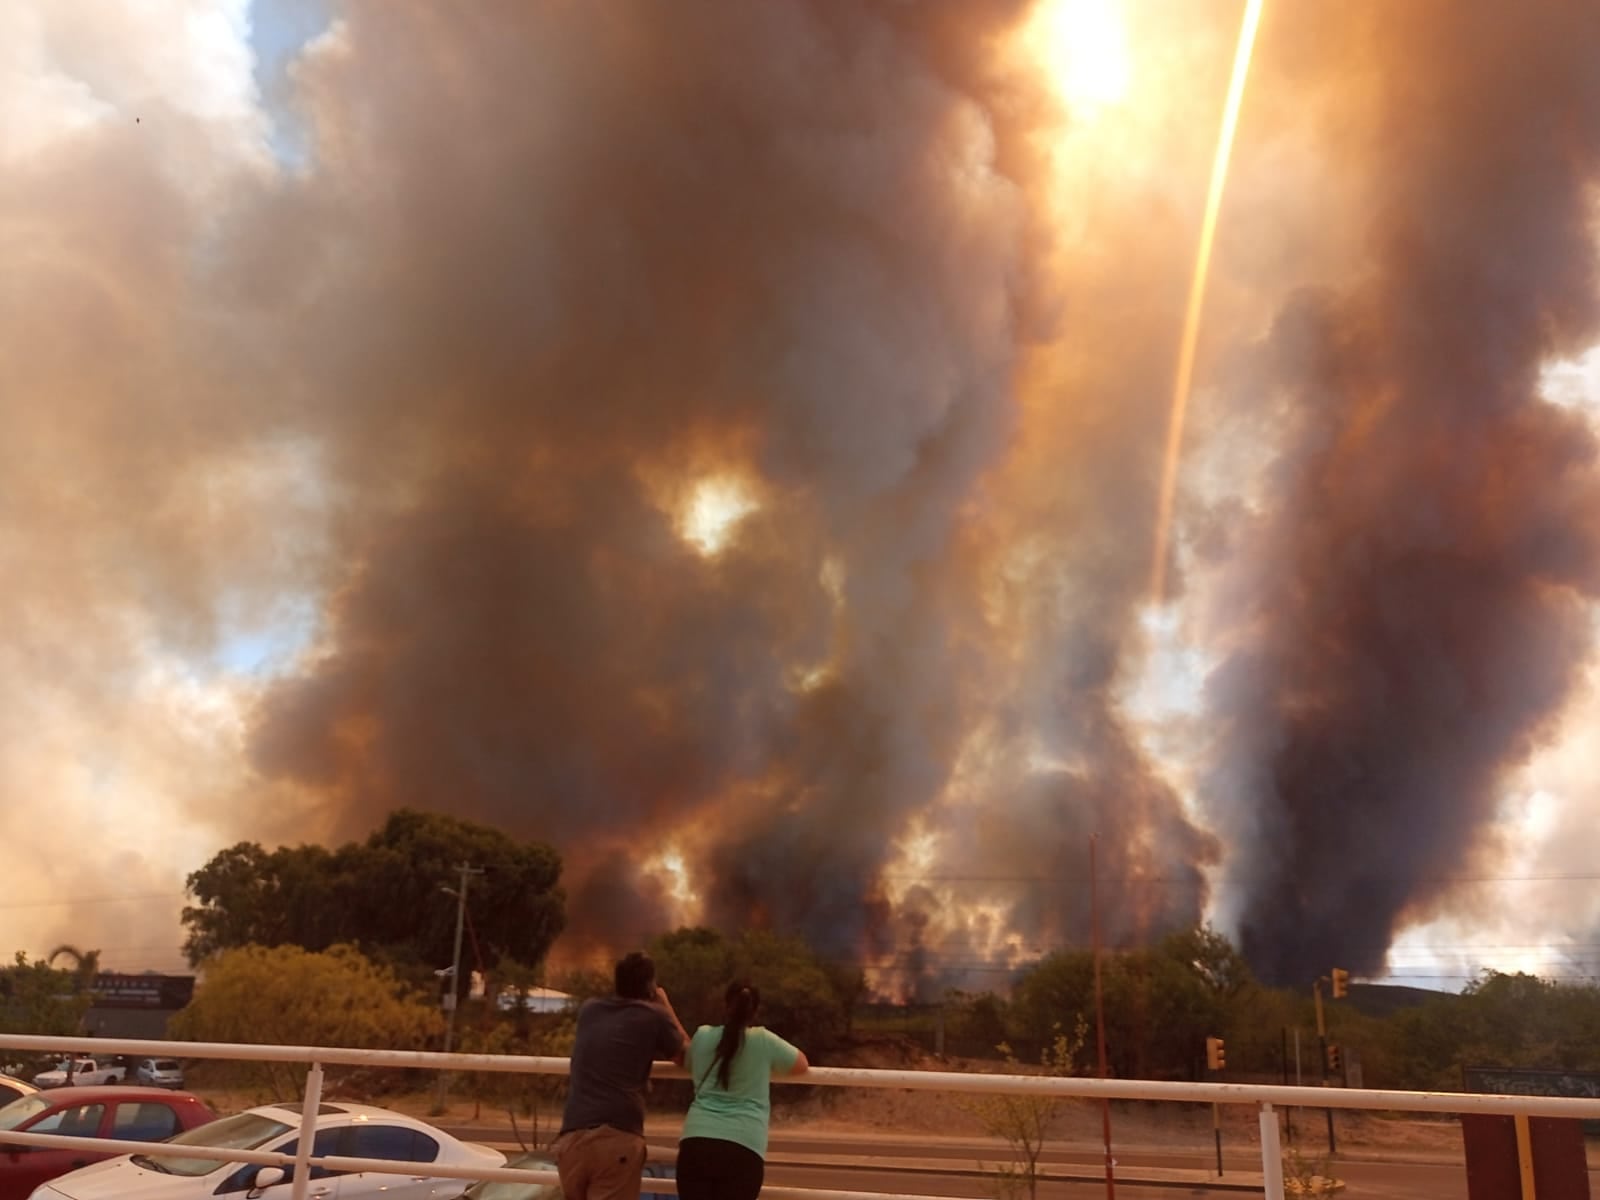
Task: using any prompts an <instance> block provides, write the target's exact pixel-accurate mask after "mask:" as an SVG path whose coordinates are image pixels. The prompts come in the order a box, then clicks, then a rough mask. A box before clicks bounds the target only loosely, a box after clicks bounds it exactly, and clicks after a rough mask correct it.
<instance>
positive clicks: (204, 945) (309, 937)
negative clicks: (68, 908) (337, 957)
mask: <svg viewBox="0 0 1600 1200" xmlns="http://www.w3.org/2000/svg"><path fill="white" fill-rule="evenodd" d="M460 862H468V863H471V864H472V865H473V866H476V867H479V868H482V869H483V871H484V874H483V875H482V876H480V877H477V878H474V879H473V881H472V884H471V888H470V891H469V893H468V895H469V900H468V917H469V920H470V928H471V932H472V935H473V936H472V939H471V941H470V942H469V943H468V949H467V958H466V962H465V963H464V969H463V971H462V981H463V983H464V982H465V980H466V979H467V978H468V975H469V969H471V968H473V967H475V966H477V965H478V960H481V962H482V965H483V967H484V968H486V969H489V970H492V969H493V968H494V967H495V966H496V965H497V964H498V962H499V961H500V959H501V958H504V957H509V958H514V959H517V960H519V961H522V962H528V963H537V962H539V961H541V960H542V959H543V958H544V956H545V954H546V952H547V951H548V950H549V948H550V944H551V943H552V942H553V941H554V940H555V938H556V937H557V935H559V934H560V932H561V929H562V926H563V924H564V923H565V897H564V895H563V893H562V891H561V888H560V887H559V886H558V885H559V880H560V876H561V859H560V856H559V855H558V854H557V853H556V852H555V851H554V850H553V849H551V848H550V847H549V846H547V845H544V844H542V843H539V842H522V841H518V840H516V839H514V838H511V837H509V836H508V835H506V834H504V833H502V832H501V831H499V830H497V829H494V828H492V827H490V826H487V825H481V824H477V823H476V822H472V821H464V820H461V819H459V818H457V817H450V816H444V815H442V814H439V813H422V812H416V811H413V810H410V809H402V810H400V811H398V812H396V813H394V814H392V815H391V816H390V817H389V819H388V820H387V821H386V822H385V823H384V825H383V827H382V828H381V829H379V830H377V831H376V832H375V833H373V834H372V835H371V836H370V837H369V838H368V839H367V840H366V841H365V842H360V843H357V842H351V843H347V844H346V845H344V846H341V847H339V848H338V849H337V850H328V849H325V848H324V847H321V846H294V847H289V846H284V847H280V848H279V849H277V850H273V851H270V852H269V851H266V850H264V849H262V847H260V846H259V845H257V844H255V843H254V842H240V843H239V844H238V845H235V846H230V847H229V848H227V849H225V850H223V851H221V852H220V853H218V854H217V855H216V856H215V857H214V858H212V859H211V861H210V862H208V863H206V864H205V866H203V867H201V868H200V870H198V871H196V872H195V873H194V874H193V875H191V876H189V879H188V890H189V893H190V895H192V896H193V897H194V900H195V903H194V904H192V905H190V906H188V907H186V908H185V909H184V910H183V923H184V925H185V926H186V927H187V929H188V937H187V940H186V941H185V944H184V950H185V952H186V953H187V954H188V956H189V961H190V962H191V963H195V964H198V963H199V962H201V961H203V960H205V959H207V958H209V957H210V956H211V955H213V954H215V953H217V952H218V951H221V950H227V949H233V948H238V947H242V946H246V945H261V946H283V945H292V946H300V947H303V948H305V949H308V950H325V949H327V948H328V947H330V946H333V945H335V944H338V943H350V944H355V945H359V946H361V947H362V948H363V950H364V951H366V952H367V953H368V954H369V955H372V956H374V957H379V958H382V959H384V960H386V961H389V962H391V963H393V964H395V965H396V966H397V967H398V968H400V969H402V970H405V969H407V968H411V969H414V970H415V971H416V973H417V976H418V978H422V977H425V976H426V973H427V972H428V971H432V970H436V969H438V968H441V967H445V966H448V965H449V963H450V956H451V952H452V950H453V948H454V938H455V919H456V909H455V905H454V904H453V903H452V902H451V900H450V898H449V897H448V896H445V895H443V894H442V892H441V889H442V888H445V887H455V886H457V885H458V881H459V876H458V874H457V872H456V870H455V866H456V864H457V863H460Z"/></svg>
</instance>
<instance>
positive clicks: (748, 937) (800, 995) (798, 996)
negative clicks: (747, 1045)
mask: <svg viewBox="0 0 1600 1200" xmlns="http://www.w3.org/2000/svg"><path fill="white" fill-rule="evenodd" d="M648 949H649V951H650V954H651V956H652V957H653V958H654V959H655V961H656V975H657V978H658V979H659V980H660V982H661V985H662V986H663V987H664V988H666V989H667V992H668V994H669V995H670V996H671V997H672V1003H673V1007H674V1008H676V1009H677V1011H678V1016H679V1018H680V1019H681V1020H682V1021H683V1023H684V1025H685V1026H686V1027H687V1028H688V1029H689V1030H690V1031H691V1032H692V1031H693V1030H694V1029H695V1028H696V1027H697V1026H699V1025H703V1024H704V1025H716V1024H721V1022H722V1013H723V991H724V989H726V987H727V985H728V984H729V983H730V982H731V981H733V980H735V979H745V980H748V981H750V982H751V983H753V984H755V986H756V987H757V988H758V989H759V990H760V992H761V1016H760V1018H759V1019H760V1020H761V1021H762V1023H763V1024H766V1025H769V1026H771V1027H772V1028H773V1029H774V1030H775V1031H777V1032H778V1033H779V1034H781V1035H782V1036H784V1037H786V1038H789V1039H790V1040H792V1041H794V1042H795V1043H796V1044H798V1045H800V1046H801V1047H802V1048H803V1049H805V1050H807V1051H809V1052H813V1053H814V1052H816V1051H818V1050H824V1049H826V1048H828V1047H829V1046H832V1045H835V1044H837V1042H838V1041H839V1040H840V1039H841V1038H842V1037H843V1036H844V1035H845V1034H846V1033H847V1032H848V1031H849V1028H850V1012H851V1009H852V1008H853V1007H854V1006H855V1003H856V1001H857V1000H858V999H859V998H860V995H861V992H862V990H863V987H864V984H863V981H862V979H861V973H860V972H859V971H852V970H840V969H838V968H835V967H833V966H832V965H830V964H828V963H827V962H825V961H823V960H822V959H821V958H820V957H818V956H817V954H816V953H815V952H814V951H813V950H812V949H811V948H810V947H809V946H807V945H806V943H805V942H803V941H801V940H800V939H798V938H789V937H780V936H778V935H776V934H772V933H767V932H763V931H759V930H750V931H747V932H745V933H743V934H741V935H739V936H738V937H737V938H732V939H730V938H727V937H724V936H723V935H722V934H720V933H717V932H716V931H714V930H711V929H703V928H695V929H689V928H685V929H678V930H675V931H673V932H672V933H667V934H663V935H661V936H660V937H658V938H656V939H655V940H654V941H652V942H651V943H650V945H649V947H648Z"/></svg>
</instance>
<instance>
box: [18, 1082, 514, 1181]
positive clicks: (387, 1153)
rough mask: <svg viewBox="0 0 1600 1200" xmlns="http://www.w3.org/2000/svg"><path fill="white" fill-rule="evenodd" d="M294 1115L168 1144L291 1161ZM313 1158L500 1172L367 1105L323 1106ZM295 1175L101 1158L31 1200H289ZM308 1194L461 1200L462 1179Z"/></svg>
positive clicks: (236, 1119)
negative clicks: (212, 1199)
mask: <svg viewBox="0 0 1600 1200" xmlns="http://www.w3.org/2000/svg"><path fill="white" fill-rule="evenodd" d="M299 1128H300V1108H299V1106H298V1105H290V1104H265V1105H262V1106H261V1107H259V1108H252V1109H248V1110H247V1111H245V1112H242V1113H240V1114H238V1115H237V1116H233V1117H224V1118H223V1119H222V1120H220V1121H213V1122H211V1123H210V1124H209V1125H202V1126H200V1127H199V1128H198V1129H191V1130H189V1131H188V1132H187V1133H180V1134H179V1135H178V1136H177V1137H175V1138H172V1139H171V1143H170V1144H182V1145H187V1146H211V1147H216V1148H224V1147H227V1148H232V1149H236V1150H267V1151H272V1152H274V1153H278V1154H293V1153H295V1151H296V1150H297V1149H298V1147H299V1142H300V1139H299V1134H298V1130H299ZM311 1152H312V1154H313V1155H330V1154H332V1155H341V1156H344V1157H347V1158H381V1159H389V1160H392V1161H396V1162H413V1163H419V1164H420V1163H440V1164H449V1165H451V1166H472V1167H499V1166H503V1165H505V1161H506V1159H505V1155H503V1154H501V1153H500V1152H499V1151H498V1150H491V1149H490V1148H489V1147H487V1146H478V1145H474V1144H473V1143H471V1142H462V1141H458V1140H457V1139H456V1138H453V1137H451V1136H450V1135H449V1134H448V1133H445V1132H444V1131H443V1130H439V1129H435V1128H433V1127H432V1126H431V1125H427V1124H424V1123H423V1122H422V1121H418V1120H416V1119H415V1118H413V1117H407V1116H404V1115H403V1114H401V1113H397V1112H390V1111H389V1110H387V1109H383V1108H373V1107H371V1106H370V1105H365V1104H342V1103H338V1104H324V1105H323V1106H322V1108H321V1110H320V1111H319V1112H318V1115H317V1132H316V1136H315V1137H314V1139H313V1140H312V1143H311ZM293 1172H294V1168H293V1166H292V1165H291V1166H289V1167H258V1166H255V1165H253V1164H249V1163H235V1162H226V1161H223V1160H221V1159H198V1158H175V1157H173V1156H171V1155H165V1154H162V1153H161V1151H160V1149H159V1147H153V1148H152V1149H151V1150H149V1151H148V1152H146V1153H144V1154H135V1155H132V1156H128V1155H124V1156H123V1157H121V1158H113V1159H108V1160H107V1161H106V1162H102V1163H96V1164H95V1165H93V1166H89V1167H84V1168H83V1169H82V1170H78V1171H72V1172H69V1173H68V1174H66V1175H60V1176H57V1177H56V1178H55V1179H52V1180H51V1181H50V1182H49V1183H47V1184H45V1185H44V1186H42V1187H40V1188H39V1189H38V1190H37V1191H35V1192H34V1193H33V1196H32V1197H31V1198H30V1200H199V1198H200V1197H209V1196H232V1195H237V1196H238V1197H239V1200H246V1197H247V1196H248V1197H249V1200H288V1197H289V1192H290V1189H291V1187H292V1186H293V1183H294V1176H293ZM307 1182H308V1188H307V1191H306V1195H307V1196H309V1197H311V1198H312V1200H361V1198H363V1197H368V1196H379V1195H381V1196H382V1197H383V1198H384V1200H433V1198H435V1197H445V1196H458V1195H460V1194H461V1182H460V1180H450V1179H438V1178H434V1177H432V1176H426V1175H390V1174H387V1173H380V1172H376V1171H372V1172H368V1171H359V1172H349V1173H345V1172H337V1171H327V1170H324V1169H322V1168H319V1167H313V1168H312V1169H311V1175H310V1178H309V1180H308V1181H307Z"/></svg>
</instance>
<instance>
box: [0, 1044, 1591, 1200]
mask: <svg viewBox="0 0 1600 1200" xmlns="http://www.w3.org/2000/svg"><path fill="white" fill-rule="evenodd" d="M0 1048H3V1049H10V1050H27V1051H35V1052H46V1053H60V1054H72V1053H77V1052H80V1051H89V1052H99V1053H101V1054H117V1055H128V1056H136V1057H141V1058H142V1057H177V1058H201V1059H224V1060H229V1061H234V1062H279V1063H296V1064H300V1063H305V1064H309V1066H310V1069H309V1070H308V1072H307V1078H306V1088H305V1096H304V1104H303V1107H302V1114H301V1115H302V1124H301V1135H300V1139H299V1153H298V1154H297V1155H296V1156H295V1157H294V1158H292V1159H291V1158H288V1157H287V1156H285V1155H281V1154H273V1153H270V1152H262V1151H248V1150H222V1149H216V1148H212V1147H195V1148H193V1149H192V1150H191V1149H189V1148H186V1147H182V1146H168V1145H166V1144H164V1143H156V1145H160V1147H161V1149H160V1151H159V1153H161V1154H170V1155H173V1156H174V1157H189V1158H209V1159H222V1160H227V1161H230V1162H245V1163H260V1164H262V1165H269V1166H283V1167H286V1168H287V1167H294V1168H295V1173H294V1190H293V1193H292V1195H293V1200H303V1195H304V1190H305V1183H306V1177H307V1169H306V1168H307V1167H308V1166H313V1165H314V1166H324V1167H326V1168H328V1169H329V1170H339V1171H369V1172H375V1173H384V1174H392V1175H429V1176H433V1177H437V1178H448V1179H463V1180H467V1179H470V1180H477V1179H506V1180H526V1181H530V1182H533V1181H537V1182H554V1181H555V1178H556V1177H555V1174H554V1172H550V1171H523V1170H512V1169H510V1168H506V1167H442V1166H439V1165H438V1164H432V1163H397V1162H393V1161H388V1160H372V1159H352V1158H337V1157H327V1158H315V1157H312V1156H311V1154H310V1148H311V1142H312V1135H313V1134H314V1133H315V1129H316V1115H317V1108H318V1105H319V1104H320V1103H321V1099H322V1082H323V1068H324V1067H325V1066H333V1065H337V1066H375V1067H394V1068H411V1069H419V1070H444V1071H490V1072H505V1073H513V1074H530V1075H565V1074H566V1073H567V1070H568V1060H567V1059H565V1058H555V1057H547V1056H524V1055H502V1054H440V1053H436V1052H433V1051H425V1050H360V1049H354V1048H351V1047H336V1046H257V1045H243V1044H234V1043H227V1042H168V1041H150V1040H138V1039H121V1038H98V1037H95V1038H63V1037H41V1036H35V1035H27V1034H6V1033H0ZM655 1074H656V1076H657V1077H660V1078H687V1075H686V1073H685V1072H684V1071H683V1070H682V1069H681V1068H678V1067H674V1066H672V1065H671V1064H669V1063H657V1064H656V1070H655ZM775 1082H778V1083H798V1084H805V1085H822V1086H831V1087H865V1088H899V1089H905V1090H914V1091H943V1092H958V1093H965V1094H968V1095H1006V1096H1030V1095H1032V1096H1053V1097H1073V1098H1079V1099H1090V1100H1094V1099H1105V1100H1151V1101H1169V1102H1176V1103H1186V1104H1244V1105H1255V1106H1257V1107H1258V1109H1259V1112H1260V1126H1261V1160H1262V1174H1263V1179H1264V1190H1265V1194H1266V1196H1267V1197H1268V1200H1283V1195H1284V1192H1283V1164H1282V1152H1281V1147H1280V1144H1279V1136H1278V1118H1277V1112H1276V1108H1277V1107H1284V1108H1339V1109H1367V1110H1384V1111H1393V1112H1431V1113H1452V1114H1455V1113H1498V1114H1502V1115H1513V1116H1529V1117H1571V1118H1578V1119H1582V1120H1591V1121H1592V1120H1597V1119H1600V1099H1593V1100H1591V1099H1578V1098H1572V1097H1564V1096H1507V1095H1489V1094H1481V1093H1470V1092H1405V1091H1392V1090H1379V1089H1371V1088H1327V1087H1291V1086H1287V1085H1281V1084H1245V1083H1183V1082H1176V1081H1166V1080H1150V1079H1092V1078H1085V1077H1079V1076H1055V1075H988V1074H967V1073H963V1072H955V1071H891V1070H877V1069H867V1068H861V1067H813V1068H812V1069H811V1070H809V1071H808V1072H806V1073H805V1074H804V1075H801V1076H795V1077H782V1076H780V1077H778V1078H777V1079H776V1080H775ZM0 1142H16V1143H21V1144H31V1145H41V1146H56V1147H66V1148H69V1149H72V1148H77V1147H80V1146H82V1145H83V1139H82V1138H69V1137H59V1136H55V1135H50V1134H18V1133H7V1132H3V1131H0ZM96 1148H97V1149H107V1150H112V1151H114V1152H116V1153H137V1154H148V1153H151V1152H152V1151H153V1150H154V1146H153V1145H152V1144H151V1143H149V1142H121V1141H111V1140H109V1139H96ZM650 1186H651V1187H652V1188H654V1189H656V1190H659V1191H676V1187H675V1185H674V1184H673V1181H671V1180H652V1181H651V1183H650ZM762 1195H763V1196H770V1197H772V1198H773V1200H930V1198H926V1197H918V1198H911V1197H904V1196H891V1195H890V1194H889V1193H884V1192H841V1191H822V1190H817V1189H810V1188H790V1187H767V1188H764V1189H763V1191H762Z"/></svg>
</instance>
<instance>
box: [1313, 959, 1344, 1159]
mask: <svg viewBox="0 0 1600 1200" xmlns="http://www.w3.org/2000/svg"><path fill="white" fill-rule="evenodd" d="M1311 995H1312V997H1313V998H1314V999H1315V1000H1316V1002H1317V1051H1318V1053H1319V1054H1320V1055H1321V1057H1322V1086H1323V1087H1327V1086H1328V1023H1327V1021H1326V1019H1325V1018H1324V1017H1323V1015H1322V978H1321V976H1318V978H1317V981H1316V982H1315V983H1313V984H1312V985H1311ZM1322 1111H1323V1112H1325V1113H1327V1115H1328V1153H1329V1154H1337V1153H1338V1152H1339V1144H1338V1142H1337V1141H1336V1140H1335V1139H1334V1136H1333V1109H1331V1108H1325V1109H1323V1110H1322Z"/></svg>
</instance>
